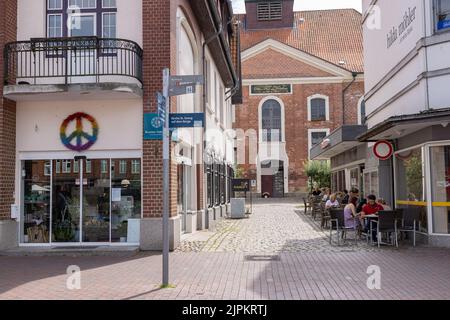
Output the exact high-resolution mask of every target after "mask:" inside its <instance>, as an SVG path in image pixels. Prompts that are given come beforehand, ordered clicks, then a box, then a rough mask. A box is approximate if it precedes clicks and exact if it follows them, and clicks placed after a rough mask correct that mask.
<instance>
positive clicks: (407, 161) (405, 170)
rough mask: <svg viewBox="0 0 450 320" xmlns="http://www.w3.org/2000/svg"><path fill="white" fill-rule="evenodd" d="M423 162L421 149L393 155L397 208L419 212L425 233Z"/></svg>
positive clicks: (425, 206)
mask: <svg viewBox="0 0 450 320" xmlns="http://www.w3.org/2000/svg"><path fill="white" fill-rule="evenodd" d="M424 166H425V161H424V154H423V150H422V148H417V149H412V150H407V151H402V152H399V153H397V154H396V155H395V172H396V177H395V188H396V193H395V195H396V204H397V207H398V208H402V209H404V210H409V211H414V210H417V211H420V222H421V228H422V230H421V231H423V232H427V225H428V223H427V196H426V192H425V167H424Z"/></svg>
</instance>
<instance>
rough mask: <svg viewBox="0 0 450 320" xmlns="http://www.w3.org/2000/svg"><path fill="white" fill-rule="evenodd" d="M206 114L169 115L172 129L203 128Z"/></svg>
mask: <svg viewBox="0 0 450 320" xmlns="http://www.w3.org/2000/svg"><path fill="white" fill-rule="evenodd" d="M204 123H205V114H204V113H172V114H170V115H169V127H170V128H203V126H204Z"/></svg>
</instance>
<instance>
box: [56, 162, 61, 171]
mask: <svg viewBox="0 0 450 320" xmlns="http://www.w3.org/2000/svg"><path fill="white" fill-rule="evenodd" d="M55 172H56V173H61V161H60V160H56V165H55Z"/></svg>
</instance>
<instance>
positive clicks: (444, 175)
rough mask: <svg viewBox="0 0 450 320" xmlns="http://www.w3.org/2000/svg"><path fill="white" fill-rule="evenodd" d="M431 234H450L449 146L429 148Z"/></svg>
mask: <svg viewBox="0 0 450 320" xmlns="http://www.w3.org/2000/svg"><path fill="white" fill-rule="evenodd" d="M430 153H431V155H430V161H431V163H432V164H433V165H432V166H431V197H432V199H431V201H432V204H433V205H432V207H433V214H432V219H433V233H437V234H450V146H449V145H446V146H436V147H431V148H430Z"/></svg>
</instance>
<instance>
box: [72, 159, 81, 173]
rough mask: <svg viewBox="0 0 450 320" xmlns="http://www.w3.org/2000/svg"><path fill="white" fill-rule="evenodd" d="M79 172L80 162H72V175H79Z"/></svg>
mask: <svg viewBox="0 0 450 320" xmlns="http://www.w3.org/2000/svg"><path fill="white" fill-rule="evenodd" d="M79 172H80V161H78V160H74V161H73V173H79Z"/></svg>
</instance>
